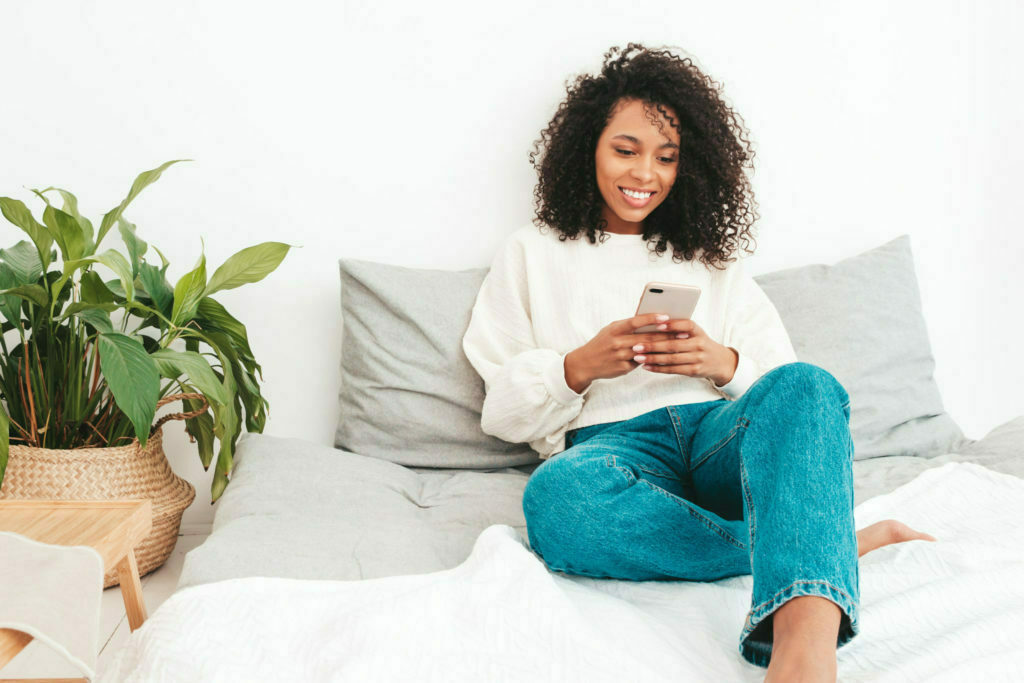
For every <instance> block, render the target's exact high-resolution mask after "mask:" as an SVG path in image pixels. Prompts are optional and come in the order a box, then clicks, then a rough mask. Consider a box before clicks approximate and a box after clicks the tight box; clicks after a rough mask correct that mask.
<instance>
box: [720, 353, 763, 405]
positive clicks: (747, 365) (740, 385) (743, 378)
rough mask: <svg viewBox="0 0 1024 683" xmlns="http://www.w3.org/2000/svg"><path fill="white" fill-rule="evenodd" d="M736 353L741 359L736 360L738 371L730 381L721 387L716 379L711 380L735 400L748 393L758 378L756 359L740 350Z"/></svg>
mask: <svg viewBox="0 0 1024 683" xmlns="http://www.w3.org/2000/svg"><path fill="white" fill-rule="evenodd" d="M736 354H737V355H738V356H739V360H738V361H737V362H736V372H735V374H733V376H732V379H731V380H730V381H729V383H728V384H726V385H725V386H721V387H720V386H718V385H717V384H715V382H714V380H712V381H711V383H712V384H714V386H715V389H717V390H718V391H720V392H722V393H723V394H725V395H726V396H728V397H729V398H730V399H732V400H734V401H735V400H736V399H738V398H739V397H740V396H742V395H743V394H744V393H746V391H747V389H749V388H750V387H751V386H752V385H753V384H754V382H756V381H757V378H758V374H757V366H756V365H754V361H752V360H751V359H749V358H747V357H746V356H745V355H743V354H742V353H740V352H739V351H738V350H737V351H736Z"/></svg>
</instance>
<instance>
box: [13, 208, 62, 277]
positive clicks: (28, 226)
mask: <svg viewBox="0 0 1024 683" xmlns="http://www.w3.org/2000/svg"><path fill="white" fill-rule="evenodd" d="M0 213H3V215H4V218H6V219H7V220H9V221H10V222H11V223H14V224H15V225H16V226H18V227H19V228H21V229H22V230H24V231H25V232H27V233H28V236H29V237H31V238H32V242H33V244H35V246H36V251H37V252H38V253H39V262H40V264H41V266H40V268H41V270H46V268H47V266H49V265H50V247H52V246H53V238H52V237H51V236H50V231H49V230H47V229H46V228H45V227H44V226H42V225H40V224H39V223H38V222H37V221H36V219H35V218H33V217H32V212H31V211H29V210H28V207H27V206H25V204H24V202H21V201H19V200H17V199H11V198H10V197H0Z"/></svg>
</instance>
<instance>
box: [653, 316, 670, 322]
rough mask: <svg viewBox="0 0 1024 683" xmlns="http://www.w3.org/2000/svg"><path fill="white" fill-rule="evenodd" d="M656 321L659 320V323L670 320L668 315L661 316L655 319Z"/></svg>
mask: <svg viewBox="0 0 1024 683" xmlns="http://www.w3.org/2000/svg"><path fill="white" fill-rule="evenodd" d="M655 320H658V321H662V320H668V316H667V315H659V316H658V317H657V318H655Z"/></svg>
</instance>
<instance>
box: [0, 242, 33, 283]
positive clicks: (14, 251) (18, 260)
mask: <svg viewBox="0 0 1024 683" xmlns="http://www.w3.org/2000/svg"><path fill="white" fill-rule="evenodd" d="M0 258H2V259H3V260H4V261H6V262H7V265H9V266H10V267H11V270H12V271H14V274H15V275H16V276H17V277H18V284H19V285H32V284H35V283H36V282H37V281H38V280H39V277H40V276H41V275H42V274H43V264H42V262H40V260H39V252H38V251H37V250H36V248H35V246H34V245H33V244H32V243H31V242H29V241H28V240H21V241H20V242H18V243H17V244H15V245H14V246H13V247H10V248H8V249H0Z"/></svg>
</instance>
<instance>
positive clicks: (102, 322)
mask: <svg viewBox="0 0 1024 683" xmlns="http://www.w3.org/2000/svg"><path fill="white" fill-rule="evenodd" d="M108 307H109V308H108ZM117 308H118V306H117V304H83V303H82V302H80V301H76V302H75V303H73V304H71V305H70V306H68V307H67V309H65V311H64V313H63V315H61V317H60V318H59V319H60V320H63V319H65V318H67V317H68V316H71V315H73V316H75V317H77V318H80V319H81V320H84V321H85V322H87V323H89V324H90V325H92V326H93V329H95V330H96V331H97V332H99V333H101V334H103V333H106V332H113V331H114V325H113V323H111V322H110V311H112V310H115V309H117Z"/></svg>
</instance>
